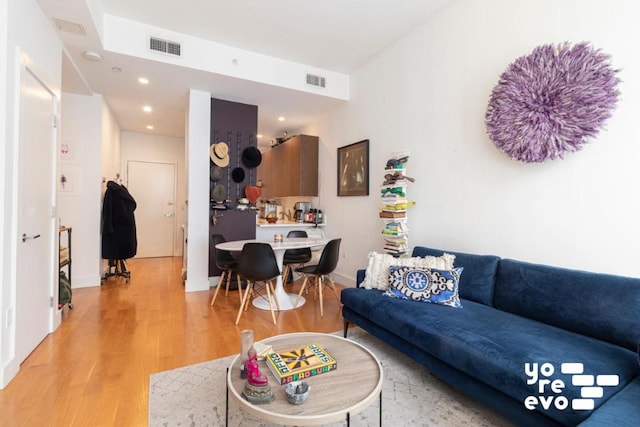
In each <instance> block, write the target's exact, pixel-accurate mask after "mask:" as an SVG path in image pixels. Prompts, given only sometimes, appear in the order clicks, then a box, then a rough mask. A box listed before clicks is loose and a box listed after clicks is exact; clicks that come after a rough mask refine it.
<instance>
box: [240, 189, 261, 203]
mask: <svg viewBox="0 0 640 427" xmlns="http://www.w3.org/2000/svg"><path fill="white" fill-rule="evenodd" d="M244 195H245V196H247V199H249V202H251V203H255V202H256V201H257V200H258V199H259V198H260V196H262V190H261V189H260V188H258V187H256V186H255V185H247V186H246V187H244Z"/></svg>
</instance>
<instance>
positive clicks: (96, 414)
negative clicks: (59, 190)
mask: <svg viewBox="0 0 640 427" xmlns="http://www.w3.org/2000/svg"><path fill="white" fill-rule="evenodd" d="M128 265H129V269H130V270H131V272H132V278H131V280H130V281H129V283H128V284H127V283H125V281H124V279H118V280H116V279H114V278H111V279H109V280H108V281H106V282H105V284H103V285H102V286H101V287H93V288H84V289H76V290H74V294H73V302H74V304H75V308H74V309H73V310H68V309H67V308H65V311H64V314H63V320H62V325H61V326H60V327H59V328H58V329H57V330H56V331H55V332H54V333H53V334H50V335H49V336H47V338H45V340H44V341H43V342H42V343H41V344H40V345H39V346H38V347H37V348H36V349H35V350H34V351H33V353H32V354H31V355H30V356H29V357H28V358H27V360H25V361H24V363H22V365H21V367H20V372H19V373H18V375H17V376H16V377H15V378H14V379H13V381H12V382H11V383H10V384H9V385H8V386H7V387H6V388H5V389H4V390H0V417H1V418H0V419H1V421H0V424H1V425H4V426H21V427H22V426H145V425H147V411H148V397H149V375H150V374H152V373H155V372H160V371H164V370H168V369H173V368H177V367H181V366H186V365H190V364H193V363H199V362H204V361H207V360H211V359H215V358H218V357H222V356H228V355H230V354H236V353H238V352H239V351H240V350H239V348H240V331H241V330H242V329H247V328H250V329H253V330H254V332H255V337H256V340H260V339H262V338H265V337H269V336H272V335H277V334H282V333H287V332H297V331H312V332H334V331H337V330H340V329H342V326H343V323H342V315H341V311H340V304H339V302H338V301H337V300H336V298H335V297H334V296H333V293H332V292H331V291H330V290H328V289H327V290H325V307H324V318H320V307H319V304H318V302H317V301H314V300H313V297H312V295H311V294H310V295H309V296H308V301H307V303H306V304H305V305H304V306H303V307H301V308H299V309H295V310H290V311H285V312H281V313H277V315H276V318H277V321H278V324H277V325H273V323H272V322H271V318H270V313H269V312H268V311H262V310H258V309H255V308H253V307H250V308H249V310H248V311H247V312H246V313H244V314H243V316H242V318H241V319H240V323H239V325H238V326H235V325H234V321H235V317H236V314H237V309H238V307H239V300H238V294H237V291H230V292H229V296H227V297H225V296H224V293H223V292H222V290H221V291H220V294H219V295H218V298H217V299H216V303H215V306H214V307H210V306H209V302H210V300H211V296H212V295H213V290H211V291H204V292H190V293H185V292H184V286H183V284H182V281H181V269H182V259H181V258H149V259H133V260H130V261H128ZM290 286H291V285H290ZM338 288H339V289H341V287H340V286H339V287H338ZM292 289H295V290H296V291H297V290H298V289H299V283H295V284H293V286H292Z"/></svg>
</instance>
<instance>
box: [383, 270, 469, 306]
mask: <svg viewBox="0 0 640 427" xmlns="http://www.w3.org/2000/svg"><path fill="white" fill-rule="evenodd" d="M460 274H462V267H458V268H454V269H451V270H440V269H437V268H414V267H396V266H391V267H389V289H387V291H386V292H385V295H388V296H390V297H394V298H400V299H409V300H413V301H418V302H427V303H432V304H442V305H448V306H450V307H461V305H460V298H459V297H458V282H459V281H460Z"/></svg>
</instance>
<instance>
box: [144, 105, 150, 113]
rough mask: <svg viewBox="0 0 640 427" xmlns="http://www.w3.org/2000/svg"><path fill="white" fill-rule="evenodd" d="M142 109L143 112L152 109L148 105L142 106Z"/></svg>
mask: <svg viewBox="0 0 640 427" xmlns="http://www.w3.org/2000/svg"><path fill="white" fill-rule="evenodd" d="M142 110H143V111H144V112H145V113H150V112H151V111H152V109H151V107H150V106H148V105H145V106H144V107H142Z"/></svg>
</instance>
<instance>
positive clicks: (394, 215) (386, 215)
mask: <svg viewBox="0 0 640 427" xmlns="http://www.w3.org/2000/svg"><path fill="white" fill-rule="evenodd" d="M406 216H407V211H402V212H391V211H380V218H405V217H406Z"/></svg>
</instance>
